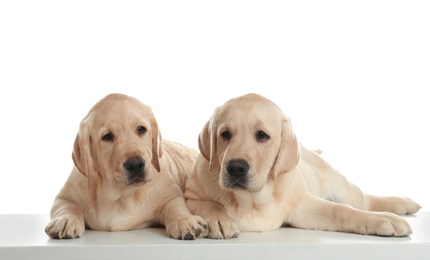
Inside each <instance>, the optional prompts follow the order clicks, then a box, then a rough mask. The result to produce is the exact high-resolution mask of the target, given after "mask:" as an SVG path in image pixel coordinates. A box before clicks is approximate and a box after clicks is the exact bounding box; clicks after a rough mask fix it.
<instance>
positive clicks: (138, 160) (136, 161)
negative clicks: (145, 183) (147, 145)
mask: <svg viewBox="0 0 430 260" xmlns="http://www.w3.org/2000/svg"><path fill="white" fill-rule="evenodd" d="M124 168H125V169H126V170H127V171H128V172H129V173H130V174H132V175H140V174H141V173H142V171H143V169H144V168H145V160H144V159H143V158H142V157H140V156H136V157H133V158H128V159H127V161H125V163H124Z"/></svg>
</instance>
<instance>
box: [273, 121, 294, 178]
mask: <svg viewBox="0 0 430 260" xmlns="http://www.w3.org/2000/svg"><path fill="white" fill-rule="evenodd" d="M299 160H300V148H299V143H298V141H297V137H296V135H295V134H294V132H293V129H292V127H291V123H290V120H289V119H288V118H287V117H284V118H283V122H282V132H281V146H280V147H279V151H278V156H277V157H276V159H275V163H274V165H273V167H272V173H271V174H272V176H273V177H276V176H277V175H278V174H282V173H286V172H290V171H292V170H294V169H295V168H296V167H297V165H298V164H299Z"/></svg>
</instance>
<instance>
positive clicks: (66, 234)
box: [45, 217, 85, 239]
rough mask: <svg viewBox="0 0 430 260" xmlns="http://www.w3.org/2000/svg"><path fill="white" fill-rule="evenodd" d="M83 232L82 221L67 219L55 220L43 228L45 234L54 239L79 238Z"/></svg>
mask: <svg viewBox="0 0 430 260" xmlns="http://www.w3.org/2000/svg"><path fill="white" fill-rule="evenodd" d="M84 232H85V225H84V223H83V222H82V221H79V220H76V219H67V218H62V217H60V218H55V219H53V220H51V222H49V224H48V225H47V226H46V228H45V233H46V234H47V235H48V236H50V237H51V238H55V239H71V238H79V237H81V236H82V235H83V234H84Z"/></svg>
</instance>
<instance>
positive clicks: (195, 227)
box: [166, 216, 207, 240]
mask: <svg viewBox="0 0 430 260" xmlns="http://www.w3.org/2000/svg"><path fill="white" fill-rule="evenodd" d="M166 230H167V233H168V234H169V236H171V237H173V238H176V239H182V240H194V239H196V238H202V237H204V236H205V235H206V233H207V224H206V221H204V219H202V218H201V217H199V216H187V217H184V218H181V219H177V220H176V221H174V222H172V223H170V224H168V225H166Z"/></svg>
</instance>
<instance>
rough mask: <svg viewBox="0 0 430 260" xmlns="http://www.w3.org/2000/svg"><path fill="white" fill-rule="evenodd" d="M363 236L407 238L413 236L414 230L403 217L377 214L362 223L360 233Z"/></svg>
mask: <svg viewBox="0 0 430 260" xmlns="http://www.w3.org/2000/svg"><path fill="white" fill-rule="evenodd" d="M358 233H361V234H363V235H377V236H386V237H406V236H409V235H411V234H412V228H411V226H410V225H409V223H408V222H407V221H406V220H404V219H403V218H402V217H399V216H397V215H394V214H391V213H377V214H375V215H373V216H371V217H369V218H367V219H366V221H365V223H362V226H361V227H360V231H359V232H358Z"/></svg>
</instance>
